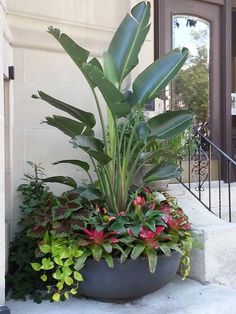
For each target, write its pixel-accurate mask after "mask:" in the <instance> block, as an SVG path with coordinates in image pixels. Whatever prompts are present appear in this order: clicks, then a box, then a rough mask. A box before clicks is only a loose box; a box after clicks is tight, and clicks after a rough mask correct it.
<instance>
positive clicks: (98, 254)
mask: <svg viewBox="0 0 236 314" xmlns="http://www.w3.org/2000/svg"><path fill="white" fill-rule="evenodd" d="M91 251H92V254H93V258H94V259H95V261H100V259H101V258H102V247H101V246H100V245H92V246H91Z"/></svg>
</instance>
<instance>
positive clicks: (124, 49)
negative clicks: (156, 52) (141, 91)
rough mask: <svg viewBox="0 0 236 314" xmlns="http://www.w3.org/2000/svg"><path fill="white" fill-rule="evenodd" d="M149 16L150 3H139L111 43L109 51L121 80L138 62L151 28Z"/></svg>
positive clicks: (120, 80) (121, 25)
mask: <svg viewBox="0 0 236 314" xmlns="http://www.w3.org/2000/svg"><path fill="white" fill-rule="evenodd" d="M149 17H150V3H149V2H147V3H146V2H145V1H142V2H141V3H139V4H137V5H136V6H135V7H133V9H132V10H131V15H130V14H127V15H126V17H125V18H124V20H123V21H122V23H121V24H120V26H119V27H118V29H117V31H116V33H115V35H114V37H113V39H112V41H111V43H110V46H109V48H108V52H109V54H110V55H111V56H112V59H113V60H114V63H115V66H116V76H117V79H118V81H119V82H122V80H123V79H124V78H125V77H126V75H127V74H128V73H129V72H130V71H131V70H132V69H133V68H134V67H135V66H136V65H137V64H138V54H139V51H140V49H141V47H142V44H143V42H144V40H145V38H146V35H147V33H148V31H149V28H150V25H148V23H149ZM106 60H107V59H105V61H106ZM105 68H106V65H105Z"/></svg>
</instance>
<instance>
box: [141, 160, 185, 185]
mask: <svg viewBox="0 0 236 314" xmlns="http://www.w3.org/2000/svg"><path fill="white" fill-rule="evenodd" d="M181 172H182V168H180V166H179V165H175V164H171V163H165V162H163V163H161V164H159V165H157V166H155V167H154V168H152V169H151V170H150V171H148V172H147V173H146V174H145V176H144V177H143V181H144V183H149V182H153V181H158V180H166V179H171V178H176V177H179V176H180V175H181Z"/></svg>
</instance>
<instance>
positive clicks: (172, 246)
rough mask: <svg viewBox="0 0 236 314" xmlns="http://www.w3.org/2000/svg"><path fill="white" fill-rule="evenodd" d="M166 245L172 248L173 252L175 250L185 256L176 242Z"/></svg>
mask: <svg viewBox="0 0 236 314" xmlns="http://www.w3.org/2000/svg"><path fill="white" fill-rule="evenodd" d="M166 245H167V246H168V247H169V248H171V249H172V250H175V251H177V252H179V253H180V254H181V255H182V254H183V251H182V250H181V248H180V247H179V246H178V245H177V244H176V243H174V242H172V243H171V242H167V243H166Z"/></svg>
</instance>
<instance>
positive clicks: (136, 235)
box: [130, 225, 141, 237]
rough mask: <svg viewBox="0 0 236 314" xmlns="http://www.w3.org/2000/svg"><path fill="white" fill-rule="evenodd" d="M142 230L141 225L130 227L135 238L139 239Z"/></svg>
mask: <svg viewBox="0 0 236 314" xmlns="http://www.w3.org/2000/svg"><path fill="white" fill-rule="evenodd" d="M140 228H141V225H135V226H131V227H130V230H131V231H132V233H133V234H134V236H135V237H138V235H139V232H140Z"/></svg>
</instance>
